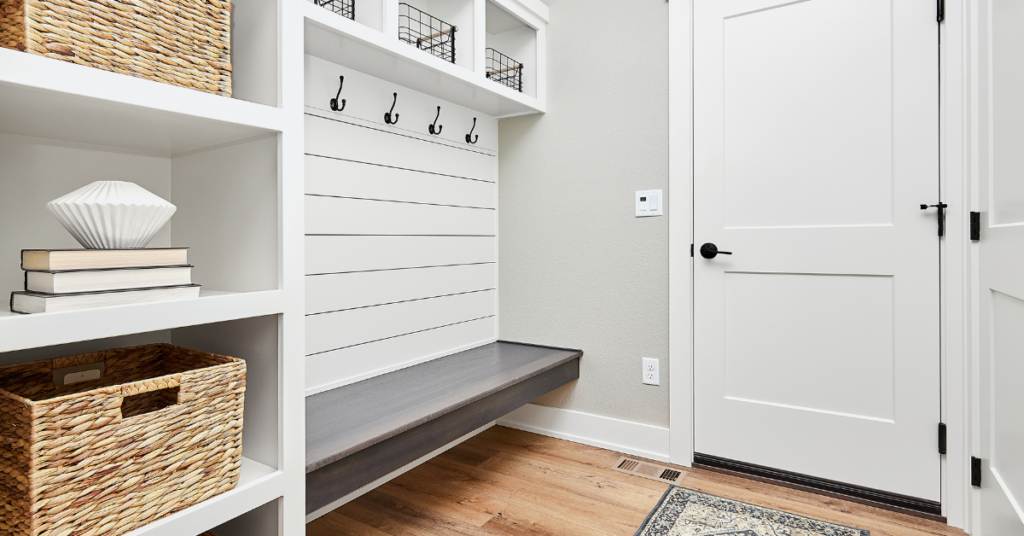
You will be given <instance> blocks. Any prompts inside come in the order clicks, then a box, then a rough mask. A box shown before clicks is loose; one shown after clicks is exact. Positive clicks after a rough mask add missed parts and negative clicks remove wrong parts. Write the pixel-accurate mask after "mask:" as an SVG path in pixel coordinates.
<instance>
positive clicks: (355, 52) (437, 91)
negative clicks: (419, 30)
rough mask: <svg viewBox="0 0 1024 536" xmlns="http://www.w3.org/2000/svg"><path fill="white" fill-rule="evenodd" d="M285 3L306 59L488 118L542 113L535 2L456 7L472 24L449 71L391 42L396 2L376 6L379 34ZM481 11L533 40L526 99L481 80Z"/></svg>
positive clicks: (541, 36) (471, 1) (506, 0)
mask: <svg viewBox="0 0 1024 536" xmlns="http://www.w3.org/2000/svg"><path fill="white" fill-rule="evenodd" d="M436 1H437V0H435V2H436ZM288 2H291V3H292V5H295V6H296V9H299V10H301V12H302V14H303V17H304V19H305V24H304V26H305V29H304V44H305V52H306V54H309V55H311V56H316V57H318V58H322V59H325V60H327V61H330V62H332V63H336V64H338V65H344V66H345V67H348V68H351V69H354V70H357V71H360V72H363V73H366V74H368V75H371V76H374V77H377V78H380V79H383V80H387V81H389V82H394V83H395V84H398V85H400V86H404V87H407V88H410V89H414V90H416V91H420V92H423V93H426V94H428V95H432V96H434V97H438V98H441V99H444V100H447V101H449V102H453V103H455V104H458V105H460V106H465V107H466V108H470V109H473V110H479V111H481V112H483V113H486V114H487V115H490V116H492V117H497V118H503V117H514V116H517V115H527V114H534V113H544V112H545V110H546V103H545V100H546V92H545V88H544V84H545V82H546V79H545V78H546V77H545V59H544V56H545V55H544V43H545V39H546V26H547V7H546V6H544V5H543V4H541V3H540V2H536V1H532V0H529V1H528V0H464V2H465V3H467V5H469V6H470V7H471V9H472V12H473V21H474V23H473V24H472V25H471V26H470V27H469V28H466V27H465V26H461V27H460V28H459V31H458V34H459V35H458V39H457V41H456V46H457V47H458V49H459V50H458V54H457V56H456V61H457V63H456V64H452V63H450V62H446V61H444V60H442V59H440V58H437V57H434V56H431V55H430V54H428V53H426V52H424V51H422V50H417V49H416V47H413V46H410V45H409V44H408V43H404V42H402V41H400V40H399V39H398V20H397V13H398V3H399V2H398V0H387V1H386V2H385V3H384V6H383V7H384V15H383V16H384V31H383V32H381V31H378V30H376V29H375V28H373V27H370V26H367V25H364V24H360V23H359V22H358V15H357V20H356V21H352V20H349V19H347V18H345V17H342V16H339V15H336V14H334V13H332V12H330V11H328V10H326V9H323V8H321V7H318V6H317V5H315V4H314V3H312V2H309V1H305V0H288ZM488 3H492V4H493V5H495V6H500V7H501V9H503V10H504V12H505V13H507V16H508V17H510V18H514V19H515V20H517V21H519V22H520V23H521V24H522V25H523V27H526V28H530V29H532V30H533V32H534V35H535V39H536V40H535V43H534V47H535V48H536V51H537V52H536V56H537V60H536V63H535V66H534V67H533V69H534V71H533V72H535V73H536V74H535V79H534V86H533V87H534V88H535V89H534V91H533V92H532V94H530V93H526V92H523V93H520V92H518V91H515V90H513V89H511V88H507V87H504V86H502V85H500V84H497V83H495V82H493V81H491V80H488V79H487V77H486V74H485V63H484V57H485V49H486V43H487V30H486V27H487V4H488ZM419 5H422V4H419ZM446 7H447V6H446ZM492 9H494V8H492ZM357 13H358V11H357ZM459 57H468V58H472V63H471V65H472V68H469V67H467V65H466V64H465V63H464V62H463V61H461V60H459V59H458V58H459ZM524 61H525V60H524Z"/></svg>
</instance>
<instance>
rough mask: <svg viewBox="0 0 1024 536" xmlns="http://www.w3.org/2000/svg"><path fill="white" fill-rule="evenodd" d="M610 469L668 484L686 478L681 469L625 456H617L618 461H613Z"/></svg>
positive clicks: (677, 482) (676, 482)
mask: <svg viewBox="0 0 1024 536" xmlns="http://www.w3.org/2000/svg"><path fill="white" fill-rule="evenodd" d="M612 469H614V470H616V471H619V472H621V473H626V474H630V475H634V476H640V477H643V478H649V479H651V480H657V481H658V482H666V483H668V484H679V483H680V482H682V481H683V479H684V478H686V473H685V472H683V471H678V470H676V469H669V468H668V467H665V466H663V465H657V464H653V463H647V462H642V461H640V460H634V459H633V458H626V457H622V458H619V461H617V462H615V465H613V466H612Z"/></svg>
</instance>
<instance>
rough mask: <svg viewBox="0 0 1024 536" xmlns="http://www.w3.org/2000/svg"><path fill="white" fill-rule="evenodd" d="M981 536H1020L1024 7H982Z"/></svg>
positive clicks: (1005, 0)
mask: <svg viewBox="0 0 1024 536" xmlns="http://www.w3.org/2000/svg"><path fill="white" fill-rule="evenodd" d="M979 4H980V8H981V14H982V16H981V18H980V20H979V21H978V23H979V25H980V28H981V32H980V35H981V36H984V38H985V39H984V40H983V41H982V45H981V47H980V49H981V50H980V51H979V52H980V61H979V69H978V76H979V82H980V83H979V95H978V98H979V109H978V115H979V130H978V134H979V142H980V143H979V148H980V151H981V154H980V155H979V156H980V158H979V163H980V166H979V177H978V208H979V209H980V212H981V241H980V243H979V244H978V247H979V249H980V251H979V262H978V273H979V283H980V284H979V287H980V288H979V289H978V299H979V305H980V307H979V311H978V313H979V315H978V316H979V325H980V332H979V343H980V344H979V348H980V355H979V356H978V357H979V360H980V363H979V365H980V366H979V370H980V377H979V378H978V384H977V385H978V387H979V398H978V402H979V412H978V414H979V416H980V419H979V420H980V422H979V425H980V430H981V441H980V447H981V448H980V452H977V453H975V455H976V456H978V457H980V458H981V464H982V471H981V477H982V487H981V511H980V516H979V519H980V529H981V530H980V536H1015V535H1022V534H1024V511H1022V510H1021V504H1022V503H1021V501H1024V455H1022V453H1024V389H1022V387H1021V385H1022V384H1024V275H1022V272H1021V270H1022V268H1024V179H1022V177H1024V150H1022V149H1021V140H1022V139H1024V98H1022V95H1024V68H1022V65H1024V63H1022V61H1024V34H1021V32H1020V26H1021V24H1024V2H1019V1H1017V0H986V1H983V2H980V3H979Z"/></svg>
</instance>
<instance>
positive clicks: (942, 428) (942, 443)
mask: <svg viewBox="0 0 1024 536" xmlns="http://www.w3.org/2000/svg"><path fill="white" fill-rule="evenodd" d="M945 453H946V423H944V422H940V423H939V454H945Z"/></svg>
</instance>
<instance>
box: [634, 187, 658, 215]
mask: <svg viewBox="0 0 1024 536" xmlns="http://www.w3.org/2000/svg"><path fill="white" fill-rule="evenodd" d="M664 206H665V197H664V196H663V195H662V192H661V190H637V192H636V216H637V217H638V218H641V217H647V216H662V215H664V214H665V212H664V210H663V209H664Z"/></svg>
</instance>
